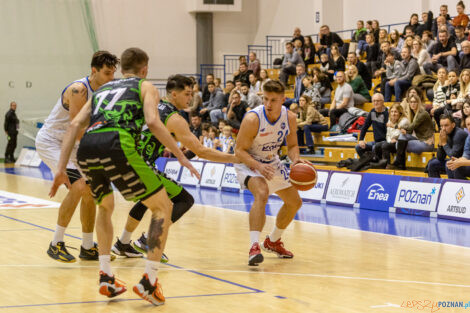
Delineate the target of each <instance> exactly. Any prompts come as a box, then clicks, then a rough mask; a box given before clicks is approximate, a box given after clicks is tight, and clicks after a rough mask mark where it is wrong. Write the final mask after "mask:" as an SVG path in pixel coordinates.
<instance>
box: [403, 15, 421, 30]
mask: <svg viewBox="0 0 470 313" xmlns="http://www.w3.org/2000/svg"><path fill="white" fill-rule="evenodd" d="M407 26H409V27H411V29H413V33H415V34H416V30H417V29H418V26H419V23H418V14H416V13H413V14H411V17H410V22H409V23H408V25H406V26H405V27H403V34H405V33H406V27H407Z"/></svg>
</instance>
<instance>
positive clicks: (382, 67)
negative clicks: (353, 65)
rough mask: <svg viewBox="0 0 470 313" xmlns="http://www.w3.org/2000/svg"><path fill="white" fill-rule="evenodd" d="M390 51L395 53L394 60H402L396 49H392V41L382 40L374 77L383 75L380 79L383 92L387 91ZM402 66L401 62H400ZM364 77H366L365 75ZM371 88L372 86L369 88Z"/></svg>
mask: <svg viewBox="0 0 470 313" xmlns="http://www.w3.org/2000/svg"><path fill="white" fill-rule="evenodd" d="M389 53H392V54H393V58H394V62H393V64H395V61H400V60H401V56H400V53H398V52H397V51H396V50H395V49H392V47H391V45H390V43H389V42H388V41H385V42H382V44H381V45H380V52H379V57H378V58H377V68H378V69H377V70H376V71H375V73H374V77H381V80H380V92H381V93H382V94H383V93H384V92H385V83H386V82H387V81H388V80H389V79H387V75H386V74H387V64H386V62H387V55H388V54H389ZM400 66H401V64H400ZM358 69H359V68H358ZM363 78H364V77H363ZM369 89H370V88H369Z"/></svg>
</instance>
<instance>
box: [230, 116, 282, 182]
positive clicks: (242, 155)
mask: <svg viewBox="0 0 470 313" xmlns="http://www.w3.org/2000/svg"><path fill="white" fill-rule="evenodd" d="M258 128H259V119H258V115H256V114H254V113H247V114H245V116H244V117H243V120H242V123H241V125H240V130H239V132H238V136H237V145H236V146H235V155H236V156H237V157H238V159H239V160H240V162H241V163H244V164H245V165H246V166H248V167H249V168H251V169H253V170H257V171H258V172H259V173H260V174H261V175H263V176H264V177H266V178H267V179H271V178H272V177H273V175H274V168H273V167H272V165H271V164H264V163H261V162H258V161H256V160H255V159H253V157H252V156H251V155H250V154H249V153H248V150H249V149H250V147H251V145H252V144H253V140H254V139H255V137H256V135H257V133H258Z"/></svg>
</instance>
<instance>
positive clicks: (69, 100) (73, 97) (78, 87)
mask: <svg viewBox="0 0 470 313" xmlns="http://www.w3.org/2000/svg"><path fill="white" fill-rule="evenodd" d="M87 99H88V89H87V88H86V87H85V85H83V84H82V83H73V84H72V85H70V86H69V87H68V88H67V90H66V91H65V93H64V98H63V99H62V101H63V103H64V106H66V107H68V108H69V115H70V120H71V121H72V120H73V119H74V118H75V116H77V114H78V113H79V112H80V110H81V109H82V108H83V106H84V105H85V103H86V102H87ZM84 133H85V129H83V130H82V131H81V132H79V133H78V134H77V140H80V139H81V138H82V137H83V134H84Z"/></svg>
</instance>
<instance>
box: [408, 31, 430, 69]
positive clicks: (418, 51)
mask: <svg viewBox="0 0 470 313" xmlns="http://www.w3.org/2000/svg"><path fill="white" fill-rule="evenodd" d="M412 47H413V49H412V54H411V55H412V56H413V58H415V59H416V60H417V62H418V66H419V71H420V72H421V74H423V75H424V74H426V71H425V70H424V64H427V63H431V56H430V55H429V53H428V52H427V51H426V49H424V47H423V43H422V42H421V40H419V39H413V41H412Z"/></svg>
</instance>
